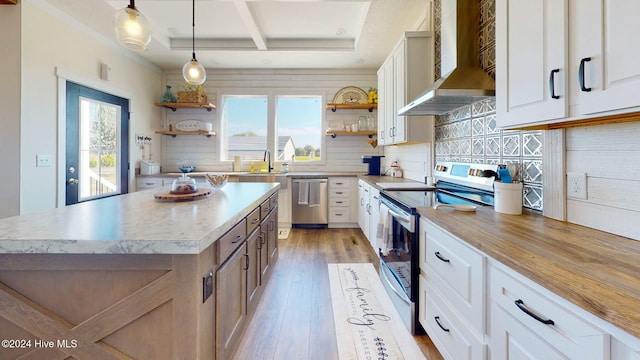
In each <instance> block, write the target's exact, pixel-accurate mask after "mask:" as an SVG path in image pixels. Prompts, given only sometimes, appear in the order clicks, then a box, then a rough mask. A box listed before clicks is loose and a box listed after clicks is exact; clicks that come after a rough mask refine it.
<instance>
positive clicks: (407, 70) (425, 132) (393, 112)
mask: <svg viewBox="0 0 640 360" xmlns="http://www.w3.org/2000/svg"><path fill="white" fill-rule="evenodd" d="M431 49H433V40H432V37H431V33H430V32H427V31H412V32H406V33H405V34H404V36H403V37H402V39H401V40H400V41H399V42H398V44H397V45H396V46H395V47H394V49H393V51H392V52H391V54H390V55H389V57H388V58H387V59H386V60H385V62H384V63H383V64H382V66H381V67H380V69H379V70H378V144H380V145H393V144H402V143H408V142H431V141H432V138H433V130H432V129H433V116H398V115H397V114H398V110H399V109H401V108H402V107H403V106H405V105H406V104H408V103H409V102H411V100H413V99H415V98H416V97H418V95H420V94H421V93H422V92H423V91H425V90H426V89H427V87H429V86H430V85H431V84H432V83H433V52H432V50H431Z"/></svg>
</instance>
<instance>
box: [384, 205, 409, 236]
mask: <svg viewBox="0 0 640 360" xmlns="http://www.w3.org/2000/svg"><path fill="white" fill-rule="evenodd" d="M389 214H391V216H392V217H393V218H394V219H395V220H396V221H397V222H398V223H400V225H402V227H404V228H406V229H407V230H409V232H413V231H414V225H413V221H412V216H411V215H408V216H405V215H402V214H399V213H397V212H395V211H393V210H391V209H389Z"/></svg>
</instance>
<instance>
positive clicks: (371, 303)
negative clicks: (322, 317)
mask: <svg viewBox="0 0 640 360" xmlns="http://www.w3.org/2000/svg"><path fill="white" fill-rule="evenodd" d="M329 282H330V284H331V302H332V305H333V318H334V323H335V327H336V337H337V339H338V353H339V355H340V356H339V358H340V360H351V359H353V360H365V359H376V360H382V359H385V360H386V359H407V360H408V359H424V358H425V357H424V355H423V354H422V351H421V350H420V348H419V347H418V345H417V344H416V342H415V340H414V339H413V336H411V333H410V332H409V330H408V329H407V327H406V326H405V324H404V323H403V322H402V319H400V315H399V314H398V312H397V310H396V309H395V307H394V306H393V303H392V302H391V299H390V298H389V295H388V294H387V293H386V291H385V289H384V287H383V286H382V283H381V280H380V277H379V276H378V273H377V272H376V270H375V269H374V267H373V265H372V264H369V263H361V264H329Z"/></svg>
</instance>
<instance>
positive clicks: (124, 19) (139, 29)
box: [114, 5, 151, 51]
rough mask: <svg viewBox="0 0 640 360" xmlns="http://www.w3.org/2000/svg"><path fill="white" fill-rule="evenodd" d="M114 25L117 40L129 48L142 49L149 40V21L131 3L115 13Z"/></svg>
mask: <svg viewBox="0 0 640 360" xmlns="http://www.w3.org/2000/svg"><path fill="white" fill-rule="evenodd" d="M114 25H115V28H116V37H117V39H118V42H119V43H120V44H121V45H122V46H124V47H125V48H127V49H129V50H133V51H143V50H144V49H146V48H147V45H149V42H151V27H150V26H149V21H147V18H145V17H144V15H142V14H141V13H140V12H139V11H138V9H136V8H135V6H133V5H129V6H128V7H126V8H124V9H121V10H119V11H118V12H117V13H116V16H115V18H114Z"/></svg>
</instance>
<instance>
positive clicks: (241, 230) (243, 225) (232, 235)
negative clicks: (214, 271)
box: [216, 219, 247, 264]
mask: <svg viewBox="0 0 640 360" xmlns="http://www.w3.org/2000/svg"><path fill="white" fill-rule="evenodd" d="M246 238H247V220H246V219H242V220H241V221H240V222H239V223H238V224H236V226H234V227H233V228H231V230H229V231H227V233H226V234H224V235H222V237H221V238H220V239H218V241H217V242H216V243H217V246H218V264H222V263H223V262H224V261H225V260H227V258H228V257H229V256H230V255H231V254H232V253H233V252H234V251H235V249H237V248H238V246H240V245H242V243H243V242H244V240H245V239H246Z"/></svg>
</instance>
